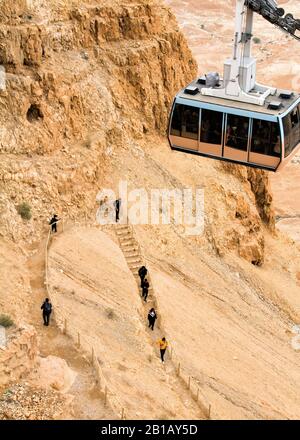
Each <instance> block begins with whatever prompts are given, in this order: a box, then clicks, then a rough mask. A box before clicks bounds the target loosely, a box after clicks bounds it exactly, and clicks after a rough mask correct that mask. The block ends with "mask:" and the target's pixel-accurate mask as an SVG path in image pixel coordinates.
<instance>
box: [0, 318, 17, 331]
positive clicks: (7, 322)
mask: <svg viewBox="0 0 300 440" xmlns="http://www.w3.org/2000/svg"><path fill="white" fill-rule="evenodd" d="M0 325H2V327H5V328H8V327H11V326H12V325H14V321H13V320H12V319H11V318H10V317H9V316H8V315H0Z"/></svg>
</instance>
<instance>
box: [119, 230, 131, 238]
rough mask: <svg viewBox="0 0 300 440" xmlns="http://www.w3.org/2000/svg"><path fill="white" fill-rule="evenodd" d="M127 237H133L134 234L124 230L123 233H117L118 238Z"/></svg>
mask: <svg viewBox="0 0 300 440" xmlns="http://www.w3.org/2000/svg"><path fill="white" fill-rule="evenodd" d="M127 235H131V236H132V232H131V231H129V230H125V229H124V230H123V231H117V236H118V237H119V238H120V237H126V236H127Z"/></svg>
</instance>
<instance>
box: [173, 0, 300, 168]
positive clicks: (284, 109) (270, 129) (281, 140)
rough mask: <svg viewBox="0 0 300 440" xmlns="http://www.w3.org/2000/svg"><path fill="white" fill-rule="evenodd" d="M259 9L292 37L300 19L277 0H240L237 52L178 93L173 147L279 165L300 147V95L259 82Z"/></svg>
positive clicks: (254, 163)
mask: <svg viewBox="0 0 300 440" xmlns="http://www.w3.org/2000/svg"><path fill="white" fill-rule="evenodd" d="M254 12H257V13H259V14H260V15H262V16H263V17H264V18H266V20H267V21H270V22H271V23H273V24H275V25H276V26H277V27H279V28H281V29H282V30H283V31H284V32H286V33H289V34H290V35H291V36H292V37H293V38H296V39H297V40H300V37H298V36H297V35H295V31H296V29H298V27H299V28H300V20H295V19H294V18H293V16H292V15H291V14H287V15H286V16H285V17H284V18H282V17H283V14H284V10H283V9H282V8H278V7H277V2H276V1H274V0H272V1H269V0H268V1H266V0H260V1H259V2H258V1H254V0H236V20H235V33H234V45H233V56H232V58H231V59H228V60H226V61H225V63H224V74H223V79H222V80H221V79H220V77H219V74H218V73H209V74H208V75H205V76H203V77H201V78H199V79H196V80H195V81H194V82H193V83H191V84H190V85H189V86H187V87H186V88H184V89H183V90H182V91H181V92H179V93H178V95H177V96H176V97H175V99H174V103H173V107H172V111H171V115H170V124H169V131H168V137H169V142H170V145H171V148H172V149H173V150H180V151H184V152H187V153H193V154H198V155H201V156H206V157H210V158H215V159H219V160H223V161H230V162H235V163H239V164H244V165H247V166H253V167H258V168H262V169H266V170H271V171H277V170H279V169H280V168H281V167H282V166H283V165H284V164H285V163H287V162H288V161H289V160H290V159H291V158H292V156H293V155H294V154H295V153H296V152H297V151H298V149H299V147H300V96H299V94H298V93H296V92H290V91H286V90H278V89H276V88H274V87H269V86H265V85H261V84H258V83H257V82H256V60H255V58H253V57H252V56H251V40H252V30H253V19H254Z"/></svg>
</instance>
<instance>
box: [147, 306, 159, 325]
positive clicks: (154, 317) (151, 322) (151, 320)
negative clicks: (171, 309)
mask: <svg viewBox="0 0 300 440" xmlns="http://www.w3.org/2000/svg"><path fill="white" fill-rule="evenodd" d="M156 320H157V315H156V312H155V310H154V309H153V308H152V309H150V310H149V313H148V321H149V326H148V327H149V328H151V330H154V324H155V321H156Z"/></svg>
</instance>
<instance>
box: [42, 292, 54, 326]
mask: <svg viewBox="0 0 300 440" xmlns="http://www.w3.org/2000/svg"><path fill="white" fill-rule="evenodd" d="M41 309H42V310H43V320H44V325H49V321H50V315H51V312H52V304H51V302H50V301H49V298H46V299H45V301H44V302H43V304H42V307H41Z"/></svg>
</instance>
